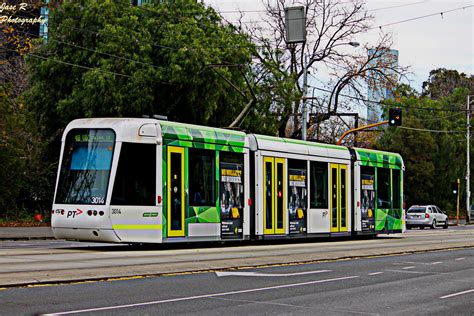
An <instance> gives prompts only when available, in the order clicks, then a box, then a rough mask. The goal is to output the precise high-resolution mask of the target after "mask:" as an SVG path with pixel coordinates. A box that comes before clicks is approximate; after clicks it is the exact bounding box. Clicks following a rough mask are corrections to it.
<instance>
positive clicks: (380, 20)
mask: <svg viewBox="0 0 474 316" xmlns="http://www.w3.org/2000/svg"><path fill="white" fill-rule="evenodd" d="M204 3H206V4H207V5H209V6H212V7H213V8H215V9H216V10H217V11H219V12H222V15H223V16H224V17H225V18H226V19H228V20H230V21H232V19H233V18H235V17H236V13H233V12H229V11H236V10H242V11H247V12H244V14H245V15H244V20H258V18H259V15H262V14H264V13H263V12H261V10H263V5H262V2H261V0H204ZM472 5H474V0H424V1H420V0H413V1H408V0H366V8H367V9H368V10H372V11H371V14H373V15H374V16H375V20H374V26H380V25H385V24H389V23H393V22H399V21H403V20H407V19H412V18H418V17H422V16H426V15H430V14H436V15H435V16H430V17H425V18H420V19H416V20H413V21H408V22H404V23H399V24H394V25H391V26H384V27H383V30H384V31H385V32H387V31H390V32H392V34H393V38H394V45H393V47H392V48H394V49H397V50H398V51H399V64H400V65H403V66H410V71H411V72H412V74H411V75H410V76H409V77H408V79H409V82H405V83H409V84H410V85H411V86H412V87H413V88H414V89H416V90H418V91H421V85H422V83H423V81H425V80H426V79H428V76H429V72H430V71H431V70H433V69H437V68H446V69H454V70H457V71H459V72H464V73H465V74H467V75H474V7H470V8H465V9H461V10H456V11H452V12H447V11H450V10H454V9H458V8H462V7H467V6H472ZM248 11H260V12H248ZM440 12H444V13H443V15H441V14H439V13H440ZM378 33H379V32H378V30H377V29H375V30H372V31H369V33H367V34H364V35H362V36H361V37H360V38H358V39H357V41H358V42H359V43H361V44H364V43H374V44H375V42H376V40H377V38H378ZM361 46H362V45H361Z"/></svg>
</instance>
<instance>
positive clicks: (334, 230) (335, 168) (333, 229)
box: [329, 164, 341, 233]
mask: <svg viewBox="0 0 474 316" xmlns="http://www.w3.org/2000/svg"><path fill="white" fill-rule="evenodd" d="M338 166H339V165H338V164H329V170H330V172H329V187H330V188H331V198H330V199H329V214H330V216H329V223H330V225H329V227H330V231H331V233H337V232H339V220H340V216H339V214H340V207H341V204H340V203H339V201H340V197H339V174H338V171H339V168H338ZM333 172H335V173H336V183H335V184H334V183H333V179H334V174H333ZM334 185H336V206H334V205H333V204H334V198H333V194H334ZM334 207H336V216H337V224H336V225H337V226H336V227H334V226H333V208H334Z"/></svg>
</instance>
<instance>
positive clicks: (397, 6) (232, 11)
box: [217, 0, 427, 13]
mask: <svg viewBox="0 0 474 316" xmlns="http://www.w3.org/2000/svg"><path fill="white" fill-rule="evenodd" d="M425 2H427V0H424V1H418V2H414V3H407V4H400V5H395V6H388V7H381V8H375V9H370V10H367V11H369V12H373V11H381V10H388V9H395V8H401V7H407V6H412V5H415V4H420V3H425ZM343 3H352V2H351V1H347V2H342V3H340V4H343ZM277 11H279V12H283V11H285V10H273V11H272V12H277ZM217 12H219V13H266V12H268V11H267V10H228V11H217Z"/></svg>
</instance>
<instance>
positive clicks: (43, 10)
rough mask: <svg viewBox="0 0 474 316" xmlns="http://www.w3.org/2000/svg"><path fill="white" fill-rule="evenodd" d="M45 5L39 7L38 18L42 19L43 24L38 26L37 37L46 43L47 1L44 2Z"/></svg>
mask: <svg viewBox="0 0 474 316" xmlns="http://www.w3.org/2000/svg"><path fill="white" fill-rule="evenodd" d="M45 2H46V5H45V6H44V7H41V10H40V16H41V17H42V18H44V20H45V22H44V23H43V24H40V28H39V37H42V38H44V40H45V42H47V41H48V17H49V8H48V3H49V0H46V1H45Z"/></svg>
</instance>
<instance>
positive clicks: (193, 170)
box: [189, 148, 216, 206]
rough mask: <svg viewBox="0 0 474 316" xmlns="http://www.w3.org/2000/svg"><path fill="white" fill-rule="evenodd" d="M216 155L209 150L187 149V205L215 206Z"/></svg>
mask: <svg viewBox="0 0 474 316" xmlns="http://www.w3.org/2000/svg"><path fill="white" fill-rule="evenodd" d="M215 160H216V153H215V152H214V151H211V150H202V149H194V148H192V149H189V204H190V205H192V206H204V205H205V206H212V205H215V204H216V198H215V192H216V190H215V185H216V184H215V177H216V163H215Z"/></svg>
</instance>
